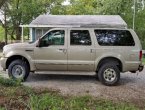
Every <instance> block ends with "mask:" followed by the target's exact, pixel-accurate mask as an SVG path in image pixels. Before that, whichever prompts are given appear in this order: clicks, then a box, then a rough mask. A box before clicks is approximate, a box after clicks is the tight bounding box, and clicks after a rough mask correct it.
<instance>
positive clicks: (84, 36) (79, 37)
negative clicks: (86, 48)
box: [70, 30, 91, 45]
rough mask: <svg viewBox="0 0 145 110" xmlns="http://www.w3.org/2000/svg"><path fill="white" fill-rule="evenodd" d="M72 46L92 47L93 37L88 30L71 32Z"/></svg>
mask: <svg viewBox="0 0 145 110" xmlns="http://www.w3.org/2000/svg"><path fill="white" fill-rule="evenodd" d="M70 45H91V37H90V33H89V31H88V30H71V31H70Z"/></svg>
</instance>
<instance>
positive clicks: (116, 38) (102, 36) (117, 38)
mask: <svg viewBox="0 0 145 110" xmlns="http://www.w3.org/2000/svg"><path fill="white" fill-rule="evenodd" d="M95 35H96V38H97V41H98V44H99V45H101V46H134V45H135V42H134V40H133V37H132V35H131V33H130V32H129V31H127V30H95Z"/></svg>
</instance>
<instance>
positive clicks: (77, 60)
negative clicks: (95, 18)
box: [1, 28, 142, 72]
mask: <svg viewBox="0 0 145 110" xmlns="http://www.w3.org/2000/svg"><path fill="white" fill-rule="evenodd" d="M103 29H104V28H103ZM52 30H65V42H64V45H62V46H53V45H52V46H51V45H50V46H48V47H37V43H38V41H36V42H35V43H33V44H21V43H20V44H15V45H17V47H16V46H13V44H11V45H9V48H7V49H4V50H5V51H4V52H3V54H4V57H2V58H1V65H2V67H3V68H4V69H7V68H8V64H9V63H10V62H9V59H10V58H17V57H13V56H19V57H20V58H24V59H25V60H27V63H29V65H30V71H38V70H39V71H43V70H47V71H53V70H59V71H61V70H62V71H67V70H68V71H94V72H95V71H97V68H98V65H99V63H100V62H101V61H103V59H107V58H108V59H114V60H116V61H118V62H119V65H120V66H121V67H120V68H121V70H120V71H122V72H126V71H137V70H138V68H139V65H140V64H141V61H140V60H139V52H140V51H141V50H142V48H141V45H140V41H139V39H138V37H137V35H136V34H135V32H134V31H133V30H130V29H110V28H106V30H128V31H129V32H130V33H131V34H132V36H133V39H134V42H135V46H100V45H99V44H98V42H97V39H96V36H95V33H94V30H95V28H53V29H51V30H49V31H48V32H47V33H49V32H50V31H52ZM70 30H88V31H89V33H90V37H91V42H92V43H91V45H89V46H78V45H76V46H72V45H70ZM96 30H101V29H100V28H99V29H96ZM43 36H45V35H43ZM43 36H42V38H43ZM6 47H7V46H6ZM6 47H4V48H6ZM47 50H48V51H47Z"/></svg>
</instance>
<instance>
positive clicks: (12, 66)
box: [8, 60, 30, 81]
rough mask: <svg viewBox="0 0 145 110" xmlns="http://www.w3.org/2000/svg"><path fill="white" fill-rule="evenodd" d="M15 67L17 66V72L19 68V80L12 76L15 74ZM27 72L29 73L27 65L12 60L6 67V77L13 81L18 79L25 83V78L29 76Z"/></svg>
mask: <svg viewBox="0 0 145 110" xmlns="http://www.w3.org/2000/svg"><path fill="white" fill-rule="evenodd" d="M16 66H18V67H17V70H18V68H19V73H18V74H19V75H20V74H22V76H21V77H20V78H18V77H16V76H15V75H14V74H16V71H17V70H15V68H16ZM14 70H15V71H14ZM22 71H23V72H22ZM20 72H21V73H20ZM29 72H30V70H29V67H28V65H27V63H26V62H24V61H22V60H14V61H12V62H11V63H10V65H9V67H8V75H9V77H10V78H13V79H14V80H17V79H19V80H22V81H25V80H26V79H27V77H28V76H29Z"/></svg>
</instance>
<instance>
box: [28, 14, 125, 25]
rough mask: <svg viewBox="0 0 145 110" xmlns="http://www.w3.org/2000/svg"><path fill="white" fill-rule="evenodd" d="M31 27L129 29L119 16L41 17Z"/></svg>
mask: <svg viewBox="0 0 145 110" xmlns="http://www.w3.org/2000/svg"><path fill="white" fill-rule="evenodd" d="M29 27H93V28H127V24H126V22H125V21H124V20H123V19H122V18H121V17H120V16H119V15H40V16H38V17H37V18H36V19H35V20H33V21H32V22H31V23H30V24H29Z"/></svg>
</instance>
